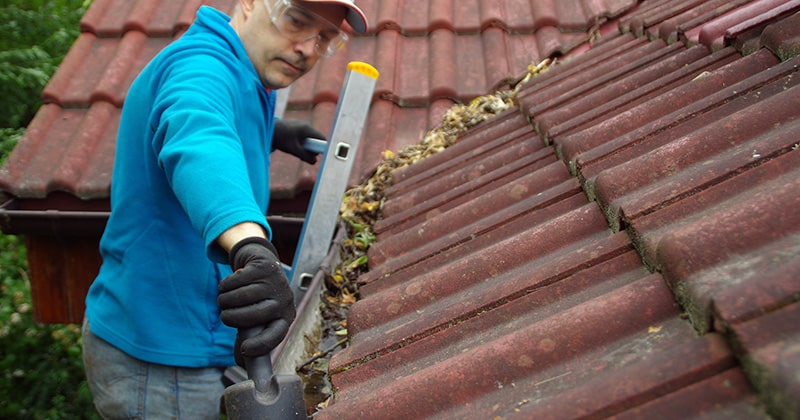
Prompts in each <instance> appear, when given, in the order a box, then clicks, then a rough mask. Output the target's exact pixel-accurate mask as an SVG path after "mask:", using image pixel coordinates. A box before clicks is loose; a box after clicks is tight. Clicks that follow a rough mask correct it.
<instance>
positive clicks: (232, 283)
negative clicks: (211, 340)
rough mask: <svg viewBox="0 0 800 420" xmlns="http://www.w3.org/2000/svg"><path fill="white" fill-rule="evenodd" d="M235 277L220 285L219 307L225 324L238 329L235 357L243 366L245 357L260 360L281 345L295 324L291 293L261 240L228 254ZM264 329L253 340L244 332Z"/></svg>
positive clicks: (252, 239)
mask: <svg viewBox="0 0 800 420" xmlns="http://www.w3.org/2000/svg"><path fill="white" fill-rule="evenodd" d="M229 258H230V263H231V268H232V269H233V271H234V272H233V274H231V275H230V276H228V277H226V278H224V279H223V280H222V281H221V282H220V283H219V296H218V298H217V304H218V305H219V307H220V309H221V310H222V313H221V317H222V322H224V323H225V325H228V326H230V327H234V328H238V329H239V334H238V335H237V337H236V346H235V348H234V357H235V358H236V363H237V364H238V365H240V366H244V357H250V358H252V357H258V356H263V355H267V354H269V352H270V351H271V350H272V349H273V348H275V347H276V346H277V345H278V344H280V342H281V340H283V338H284V337H285V336H286V333H287V332H288V331H289V326H290V325H291V324H292V321H294V317H295V308H294V297H293V295H292V289H291V288H290V287H289V281H288V280H287V278H286V274H284V272H283V267H281V263H280V261H279V260H278V257H277V251H275V247H273V246H272V244H271V243H270V242H269V241H268V240H266V239H264V238H260V237H255V236H254V237H250V238H246V239H242V240H241V241H239V242H238V243H237V244H236V245H234V246H233V248H231V251H230V253H229ZM253 327H258V328H263V330H262V331H261V332H259V333H258V334H257V335H255V336H253V337H251V338H245V337H242V330H244V329H248V328H253Z"/></svg>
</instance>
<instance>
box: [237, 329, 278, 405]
mask: <svg viewBox="0 0 800 420" xmlns="http://www.w3.org/2000/svg"><path fill="white" fill-rule="evenodd" d="M261 330H262V328H261V327H254V328H248V329H243V330H242V331H241V333H242V339H244V340H246V339H248V338H250V337H255V336H256V335H257V334H258V333H260V332H261ZM244 365H245V369H246V370H247V377H248V378H249V379H252V380H253V383H255V388H256V390H257V391H260V392H267V387H269V383H270V380H271V379H272V360H271V359H270V355H269V354H265V355H263V356H259V357H245V358H244Z"/></svg>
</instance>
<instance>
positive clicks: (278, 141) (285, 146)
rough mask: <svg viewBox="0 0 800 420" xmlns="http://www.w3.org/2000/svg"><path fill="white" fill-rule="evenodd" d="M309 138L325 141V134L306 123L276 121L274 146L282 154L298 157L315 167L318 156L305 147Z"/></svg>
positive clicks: (273, 138)
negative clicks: (305, 141)
mask: <svg viewBox="0 0 800 420" xmlns="http://www.w3.org/2000/svg"><path fill="white" fill-rule="evenodd" d="M307 137H311V138H314V139H320V140H325V135H324V134H322V133H320V132H319V131H317V130H316V129H315V128H314V127H312V126H311V124H309V123H307V122H305V121H298V120H282V119H277V120H275V131H274V135H273V136H272V145H273V146H274V147H275V148H276V149H278V150H280V151H282V152H286V153H289V154H291V155H294V156H297V157H298V158H300V159H301V160H303V161H305V162H308V163H310V164H312V165H313V164H314V163H316V162H317V154H316V153H314V152H309V151H308V150H306V149H305V148H304V147H303V140H305V139H306V138H307Z"/></svg>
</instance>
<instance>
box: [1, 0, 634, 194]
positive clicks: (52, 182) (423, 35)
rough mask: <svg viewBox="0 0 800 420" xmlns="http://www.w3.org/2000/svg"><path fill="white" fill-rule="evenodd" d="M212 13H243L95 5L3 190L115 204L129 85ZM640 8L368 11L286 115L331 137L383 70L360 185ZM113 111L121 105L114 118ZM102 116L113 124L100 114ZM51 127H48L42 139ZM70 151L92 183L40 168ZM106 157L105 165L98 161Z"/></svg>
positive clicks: (227, 5)
mask: <svg viewBox="0 0 800 420" xmlns="http://www.w3.org/2000/svg"><path fill="white" fill-rule="evenodd" d="M201 4H209V5H211V6H214V7H217V8H219V9H221V10H223V11H230V10H231V9H232V7H233V4H234V2H233V1H230V0H184V1H178V2H160V1H144V2H129V1H122V0H95V1H94V2H93V3H92V5H91V7H90V8H89V10H88V11H87V13H86V15H85V16H84V18H83V19H82V21H81V29H82V33H81V35H80V37H79V38H78V40H77V41H76V43H75V45H74V46H73V48H72V50H71V51H70V52H69V54H68V55H67V57H66V58H65V60H64V62H63V63H62V64H61V66H60V68H59V69H58V71H57V72H56V74H55V75H54V76H53V78H52V80H51V82H50V83H49V84H48V86H47V87H46V88H45V90H44V92H43V97H44V100H45V102H46V103H48V104H53V105H56V106H55V107H51V106H46V107H43V108H42V111H41V113H42V114H47V115H40V116H38V117H37V119H36V120H35V121H34V122H33V123H32V124H31V127H32V128H33V129H31V130H29V132H28V133H27V134H26V136H25V141H23V142H22V143H21V144H20V146H19V147H17V149H18V151H15V153H14V154H13V155H12V156H11V157H10V159H9V165H7V166H6V167H4V168H3V169H2V170H0V191H3V192H5V193H7V194H9V195H12V196H16V197H19V198H23V199H41V198H44V197H47V196H48V195H49V194H52V193H55V192H65V193H68V194H71V195H74V196H75V197H77V198H79V199H81V200H94V199H101V198H104V197H103V196H104V195H106V196H107V192H104V191H107V190H108V185H109V181H110V179H109V178H108V177H107V176H106V177H104V178H103V177H101V178H94V177H93V175H92V174H94V173H100V174H106V173H108V172H110V168H111V165H112V160H111V159H109V158H108V155H109V154H113V143H114V138H115V126H116V124H117V119H118V118H119V116H118V114H119V108H120V107H121V106H122V103H123V101H124V99H125V94H126V92H127V89H128V86H129V85H130V83H131V82H132V81H133V79H134V78H135V77H136V75H137V74H138V72H139V71H140V70H141V69H142V67H144V65H145V64H146V63H147V62H148V60H150V58H151V57H152V56H153V55H155V54H156V53H157V52H158V51H159V50H160V49H162V48H163V47H164V46H165V45H167V44H168V43H169V42H171V41H172V40H173V39H175V38H176V37H177V36H180V34H181V33H182V32H183V31H184V30H185V29H186V28H187V27H188V25H189V24H190V23H191V21H192V20H193V19H194V14H195V11H196V10H197V8H198V7H199V6H200V5H201ZM635 4H636V1H635V0H615V1H610V0H607V1H594V2H585V1H577V0H570V1H565V2H529V1H520V0H505V1H502V2H497V1H485V0H480V1H479V0H470V1H458V2H447V1H444V2H443V1H434V2H427V1H412V2H408V1H407V2H400V1H396V0H393V1H378V0H361V1H360V2H359V5H360V6H361V7H362V9H363V10H364V11H365V13H366V14H367V16H368V18H369V20H370V22H371V30H370V32H369V33H368V34H367V35H366V36H363V37H356V38H355V39H354V40H353V41H352V43H351V44H350V45H349V47H348V48H347V50H346V51H345V52H343V53H340V54H338V55H337V56H334V57H333V58H331V59H328V60H325V61H323V62H321V63H320V65H318V66H317V67H316V68H315V69H314V70H313V71H312V72H311V73H310V74H309V75H307V76H306V77H304V78H302V79H301V80H300V81H298V82H297V83H296V84H295V85H294V86H293V88H292V91H291V95H290V98H289V107H288V111H287V114H286V116H287V117H288V118H306V119H310V120H311V121H312V123H314V124H315V125H316V126H318V127H320V128H322V129H323V130H326V129H327V128H329V127H330V125H331V123H332V117H333V114H334V112H335V103H336V101H337V99H338V95H339V91H340V88H341V85H342V82H343V79H344V69H345V67H346V64H347V63H348V62H350V61H365V62H368V63H370V64H373V65H374V66H375V67H376V68H377V69H378V70H379V71H380V72H381V77H380V78H379V80H378V85H377V87H376V93H375V100H374V101H373V108H372V111H371V113H370V115H369V116H368V120H367V123H366V127H365V130H364V136H365V140H366V141H363V142H361V144H362V145H363V147H362V148H361V149H362V150H359V152H358V156H357V161H358V162H357V164H356V165H355V167H354V169H353V176H352V182H353V184H355V183H358V182H360V180H361V179H362V178H363V177H364V176H366V175H367V174H368V173H369V172H370V171H371V170H372V169H373V168H374V165H375V164H376V163H377V162H378V160H379V159H380V155H381V152H382V151H384V150H387V149H389V150H399V149H401V148H403V147H405V146H407V145H410V144H414V143H416V142H417V141H418V140H419V139H420V138H421V137H422V136H423V134H424V133H425V132H426V131H427V130H429V129H430V128H433V127H434V126H437V125H438V124H439V123H440V118H441V116H442V115H443V113H444V111H445V110H446V109H447V108H449V107H450V106H451V105H452V104H453V103H454V102H458V101H468V100H470V99H472V98H473V97H475V96H479V95H482V94H484V93H486V92H487V91H489V90H491V89H493V88H494V87H495V86H501V85H502V84H503V83H508V82H509V81H511V80H513V79H515V78H517V77H519V76H520V75H521V74H523V73H524V72H525V70H526V69H527V66H528V65H529V64H531V63H532V62H539V61H541V59H543V58H544V57H547V56H549V55H552V54H559V53H565V52H568V51H570V50H571V49H573V48H574V47H575V46H577V45H578V44H580V43H582V42H584V41H585V40H586V39H588V37H589V33H588V32H589V31H593V30H596V29H597V28H596V25H598V24H601V23H603V22H604V21H605V20H607V18H608V17H610V16H615V15H618V14H620V13H622V12H623V11H625V10H627V9H630V8H632V7H634V6H635ZM606 30H607V29H606ZM109 104H110V105H113V106H112V107H111V108H110V109H108V105H109ZM98 105H99V107H100V109H105V113H101V112H94V111H92V110H93V109H94V108H95V107H96V106H98ZM58 113H64V116H63V118H64V119H67V120H72V121H75V119H78V120H81V119H88V118H95V119H94V120H93V123H94V124H99V125H100V126H103V127H108V130H105V131H102V132H97V131H92V130H96V129H95V128H91V129H90V128H88V127H86V126H82V127H83V128H80V127H79V128H78V129H77V131H72V130H70V129H69V128H67V130H66V131H67V133H65V132H64V131H65V130H64V128H65V127H64V126H63V125H62V124H63V123H60V122H59V121H60V120H61V117H60V116H58V115H57V114H58ZM90 114H92V115H91V116H90ZM104 115H105V117H103V116H104ZM96 118H101V119H100V120H97V119H96ZM102 118H105V120H102ZM43 120H44V121H43ZM40 125H45V126H46V127H42V128H41V129H39V126H40ZM83 142H86V143H88V144H86V145H83V144H82V143H83ZM42 143H46V144H48V145H49V146H50V148H49V149H48V150H52V151H53V153H52V154H50V155H39V158H38V159H37V160H36V161H32V160H30V159H31V158H30V157H29V156H31V155H32V154H33V153H32V152H33V151H34V150H36V151H38V153H39V154H41V153H42V152H43V150H44V149H42V148H41V147H40V144H42ZM67 143H70V144H72V143H74V144H76V147H75V149H74V150H75V153H79V154H80V156H76V157H69V156H68V157H67V160H69V161H73V162H75V161H78V162H82V161H86V162H88V163H87V164H86V165H91V166H97V168H94V169H90V170H88V171H87V168H86V167H84V166H83V165H81V166H78V167H75V168H72V170H73V171H76V172H80V173H81V174H82V175H81V176H75V177H73V178H70V179H63V178H61V177H59V175H58V174H56V173H53V172H52V171H53V166H52V165H50V164H48V163H45V164H36V162H52V161H59V160H61V159H62V158H63V153H64V152H63V151H64V147H63V145H64V144H67ZM95 152H96V153H98V154H99V155H98V156H94V155H93V153H95ZM87 153H88V154H87ZM273 161H274V163H275V164H274V166H273V171H274V174H273V177H272V179H273V186H272V188H273V197H275V198H276V199H277V200H281V199H291V198H292V197H295V196H297V195H301V194H308V193H309V192H310V190H311V185H313V181H314V177H315V176H316V170H315V168H313V167H310V166H307V165H304V164H302V163H300V162H299V161H297V160H296V159H292V158H289V157H287V156H284V155H282V154H281V153H280V152H278V153H276V158H275V159H274V160H273ZM23 168H24V169H23ZM85 171H86V172H85ZM31 180H35V182H30V181H31Z"/></svg>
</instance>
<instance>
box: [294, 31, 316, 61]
mask: <svg viewBox="0 0 800 420" xmlns="http://www.w3.org/2000/svg"><path fill="white" fill-rule="evenodd" d="M294 48H295V50H297V51H300V52H301V53H302V54H303V55H304V56H305V57H311V56H313V55H315V54H316V53H317V37H316V36H315V37H311V38H309V39H306V40H305V41H296V42H295V43H294Z"/></svg>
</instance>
